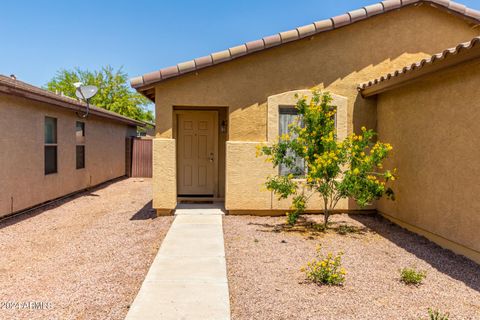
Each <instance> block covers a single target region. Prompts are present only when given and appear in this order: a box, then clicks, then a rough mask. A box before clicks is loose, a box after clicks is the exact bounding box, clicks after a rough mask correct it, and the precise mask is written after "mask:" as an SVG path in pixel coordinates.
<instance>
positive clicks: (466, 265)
mask: <svg viewBox="0 0 480 320" xmlns="http://www.w3.org/2000/svg"><path fill="white" fill-rule="evenodd" d="M306 218H307V223H305V222H303V225H302V226H299V227H295V228H294V229H290V228H286V227H284V226H283V223H284V222H285V218H284V217H253V216H228V215H227V216H225V217H224V234H225V247H226V256H227V268H228V279H229V289H230V301H231V309H232V319H233V320H247V319H256V320H260V319H269V320H271V319H276V320H277V319H296V320H302V319H342V320H343V319H388V320H392V319H417V320H418V319H427V316H428V313H427V309H428V308H436V309H439V310H440V311H443V312H449V313H450V320H452V319H462V320H463V319H480V267H479V266H478V265H476V264H475V263H473V262H471V261H469V260H467V259H465V258H462V257H460V256H457V255H455V254H453V253H451V252H450V251H447V250H444V249H441V248H440V247H438V246H436V245H435V244H433V243H432V242H430V241H428V240H426V239H425V238H422V237H420V236H417V235H415V234H412V233H410V232H408V231H405V230H403V229H401V228H400V227H397V226H395V225H393V224H391V223H390V222H388V221H386V220H384V219H382V218H379V217H375V216H366V215H351V216H348V215H335V216H333V217H332V221H333V222H334V225H333V227H338V226H339V225H343V224H347V225H350V226H355V227H356V228H354V230H350V231H352V232H350V233H348V234H346V235H341V234H339V233H338V232H336V231H334V230H329V231H328V232H327V233H323V232H319V231H315V228H313V227H312V226H311V225H310V222H311V221H316V222H322V219H323V217H322V216H314V215H310V216H306ZM308 221H310V222H308ZM318 244H321V245H322V248H323V249H324V252H325V253H326V252H334V253H335V252H338V251H343V252H344V253H345V254H344V256H343V265H344V267H345V268H346V270H347V272H348V273H347V277H346V283H345V285H344V286H343V287H327V286H317V285H315V284H313V283H309V282H307V281H306V280H305V274H304V273H303V272H301V271H300V268H301V267H302V266H304V265H305V264H306V263H307V262H308V261H310V260H311V259H312V258H314V256H315V248H316V246H317V245H318ZM403 267H415V268H417V269H420V270H425V271H426V272H427V277H426V279H425V280H424V283H423V284H421V285H420V286H418V287H416V286H407V285H405V284H403V283H401V282H400V281H399V277H400V272H399V269H401V268H403Z"/></svg>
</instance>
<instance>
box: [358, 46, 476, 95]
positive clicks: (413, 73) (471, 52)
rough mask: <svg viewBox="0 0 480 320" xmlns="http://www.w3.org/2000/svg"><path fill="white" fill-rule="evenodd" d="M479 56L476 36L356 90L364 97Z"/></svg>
mask: <svg viewBox="0 0 480 320" xmlns="http://www.w3.org/2000/svg"><path fill="white" fill-rule="evenodd" d="M479 57H480V37H477V38H474V39H472V40H471V41H470V42H466V43H462V44H459V45H458V46H457V47H455V48H451V49H447V50H444V51H443V52H441V53H438V54H435V55H433V56H432V57H430V58H429V59H423V60H421V61H420V62H417V63H414V64H412V65H409V66H406V67H404V68H403V69H400V70H396V71H394V72H391V73H389V74H387V75H385V76H382V77H380V78H378V79H375V80H372V81H369V82H367V83H364V84H361V85H359V86H358V91H359V92H360V93H361V95H362V96H363V97H365V98H367V97H371V96H374V95H378V94H380V93H382V92H385V91H389V90H392V89H395V88H398V87H400V86H403V85H406V84H408V83H410V82H412V81H415V80H417V79H418V78H421V77H423V76H426V75H428V74H431V73H434V72H437V71H439V70H443V69H447V68H450V67H454V66H457V65H459V64H462V63H465V62H468V61H471V60H474V59H477V58H479Z"/></svg>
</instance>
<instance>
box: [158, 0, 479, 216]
mask: <svg viewBox="0 0 480 320" xmlns="http://www.w3.org/2000/svg"><path fill="white" fill-rule="evenodd" d="M478 34H479V31H478V30H476V29H472V28H471V26H470V25H469V24H468V23H467V22H466V21H464V20H462V19H460V18H458V17H454V16H452V15H449V14H447V13H445V12H443V11H440V10H437V9H434V8H431V7H429V6H424V5H422V6H418V7H408V8H404V9H402V10H398V11H393V12H390V13H388V14H384V15H380V16H377V17H373V18H370V19H367V20H364V21H361V22H358V23H355V24H353V25H351V26H347V27H344V28H340V29H337V30H334V31H330V32H325V33H322V34H318V35H315V36H314V37H313V38H311V39H304V40H299V41H296V42H292V43H289V44H285V45H282V46H280V47H276V48H272V49H268V50H264V51H262V52H257V53H254V54H251V55H248V56H245V57H242V58H239V59H236V60H233V61H231V62H227V63H223V64H220V65H217V66H215V67H212V68H207V69H204V70H200V71H198V72H196V73H192V74H188V75H184V76H182V77H180V78H175V79H170V80H166V81H164V82H162V83H159V84H158V85H156V87H155V92H156V101H155V103H156V115H157V126H156V136H157V137H158V138H167V139H170V138H172V133H173V130H174V129H173V120H172V114H173V108H174V107H175V106H197V107H218V106H225V107H228V108H229V141H232V142H233V141H235V142H239V141H243V142H265V141H267V132H268V130H267V129H268V124H267V123H268V121H267V118H268V110H267V100H268V97H270V96H273V95H277V94H281V93H283V92H287V91H291V90H298V89H309V88H312V87H317V88H320V89H326V90H328V91H330V92H332V93H334V94H337V95H340V96H343V97H345V98H347V100H348V108H347V109H348V112H347V126H348V128H349V129H348V130H349V132H351V131H353V130H358V129H359V128H360V127H361V126H362V125H365V126H367V127H369V128H375V126H376V103H375V101H374V100H365V99H362V98H361V97H360V96H359V95H358V92H357V89H356V87H357V85H358V84H359V83H361V82H364V81H367V80H370V79H372V78H376V77H377V76H380V75H383V74H385V73H387V72H390V71H392V70H394V69H396V68H400V67H403V66H404V65H406V64H408V63H410V62H413V61H417V60H420V59H421V58H424V57H426V56H428V55H430V54H433V53H436V52H439V51H441V50H443V49H445V48H447V47H451V46H454V45H456V44H457V43H459V42H462V41H466V40H469V39H471V38H472V37H474V36H475V35H478ZM237 147H238V146H237ZM245 148H249V146H248V145H245ZM227 149H228V146H227ZM232 151H233V149H232ZM154 152H160V151H158V150H155V149H154ZM172 156H173V155H172ZM228 157H229V156H228V150H227V158H228ZM232 159H233V154H232V155H231V156H230V163H231V164H232V165H234V164H235V163H238V162H237V161H234V160H232ZM162 161H165V163H171V162H172V160H171V159H166V158H164V159H163V160H162ZM228 165H229V160H228V159H227V196H226V197H227V199H228V193H229V192H234V189H233V188H235V186H237V185H238V186H240V185H242V182H241V181H239V182H234V181H230V180H231V179H233V178H232V177H229V175H228V172H231V171H229V170H230V169H229V168H228ZM235 165H236V164H235ZM254 171H256V170H252V171H251V172H252V173H251V174H253V172H254ZM157 179H162V177H158V178H157ZM243 179H244V183H247V182H248V181H250V180H251V179H253V177H251V176H243ZM228 186H229V187H228ZM242 190H243V189H242ZM248 190H249V192H250V193H253V192H259V190H258V189H257V185H251V186H250V188H249V189H248ZM237 191H238V192H237V193H239V192H240V190H237ZM155 197H160V195H157V194H154V198H155ZM157 203H159V202H157ZM232 203H233V202H232ZM231 209H232V210H233V209H234V208H233V207H232V208H231ZM257 209H261V208H257Z"/></svg>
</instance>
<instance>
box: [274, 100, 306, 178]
mask: <svg viewBox="0 0 480 320" xmlns="http://www.w3.org/2000/svg"><path fill="white" fill-rule="evenodd" d="M297 117H298V113H297V109H296V108H295V107H294V106H280V109H279V132H278V133H279V136H282V135H283V134H291V133H290V128H289V125H290V124H292V123H293V122H294V121H295V119H297ZM286 155H287V156H293V155H292V152H291V151H288V152H287V154H286ZM304 170H305V163H304V161H303V159H302V158H299V157H297V158H296V159H295V165H294V168H288V167H287V166H285V165H283V164H281V165H280V166H279V173H280V175H283V176H285V175H288V174H293V175H295V176H302V175H303V173H304Z"/></svg>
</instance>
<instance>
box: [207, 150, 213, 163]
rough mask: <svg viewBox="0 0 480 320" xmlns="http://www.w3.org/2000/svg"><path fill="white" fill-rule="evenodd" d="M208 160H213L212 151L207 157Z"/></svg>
mask: <svg viewBox="0 0 480 320" xmlns="http://www.w3.org/2000/svg"><path fill="white" fill-rule="evenodd" d="M208 160H210V162H213V160H214V159H213V152H210V157H209V158H208Z"/></svg>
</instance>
